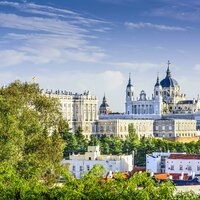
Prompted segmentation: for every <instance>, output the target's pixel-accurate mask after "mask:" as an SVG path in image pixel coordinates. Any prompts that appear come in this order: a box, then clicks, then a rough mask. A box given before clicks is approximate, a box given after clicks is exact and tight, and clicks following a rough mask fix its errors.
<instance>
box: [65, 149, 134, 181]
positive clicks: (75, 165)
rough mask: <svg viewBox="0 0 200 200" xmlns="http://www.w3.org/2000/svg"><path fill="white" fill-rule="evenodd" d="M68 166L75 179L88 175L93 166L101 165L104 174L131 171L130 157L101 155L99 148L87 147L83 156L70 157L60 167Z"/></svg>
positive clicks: (131, 157) (131, 161)
mask: <svg viewBox="0 0 200 200" xmlns="http://www.w3.org/2000/svg"><path fill="white" fill-rule="evenodd" d="M67 164H68V165H69V172H70V173H71V174H72V175H73V176H74V177H75V178H81V177H82V176H83V175H84V174H85V173H88V172H89V171H90V170H91V169H92V168H93V166H94V165H96V164H101V165H102V166H103V167H104V168H105V170H106V173H108V172H110V171H113V172H125V171H132V169H133V156H132V155H119V156H118V155H101V154H100V150H99V146H88V151H87V152H86V153H85V154H84V155H71V156H70V158H69V160H65V159H64V160H63V161H62V165H67Z"/></svg>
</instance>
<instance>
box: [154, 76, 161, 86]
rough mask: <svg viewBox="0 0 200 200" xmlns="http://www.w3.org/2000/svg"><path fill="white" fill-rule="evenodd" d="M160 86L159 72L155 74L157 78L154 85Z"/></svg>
mask: <svg viewBox="0 0 200 200" xmlns="http://www.w3.org/2000/svg"><path fill="white" fill-rule="evenodd" d="M157 86H160V79H159V74H158V75H157V80H156V84H155V87H157Z"/></svg>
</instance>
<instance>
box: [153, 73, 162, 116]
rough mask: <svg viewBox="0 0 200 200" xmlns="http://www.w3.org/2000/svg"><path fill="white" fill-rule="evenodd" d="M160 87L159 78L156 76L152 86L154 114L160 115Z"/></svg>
mask: <svg viewBox="0 0 200 200" xmlns="http://www.w3.org/2000/svg"><path fill="white" fill-rule="evenodd" d="M162 107H163V101H162V86H161V85H160V80H159V76H157V80H156V84H155V86H154V113H155V114H159V115H161V114H162Z"/></svg>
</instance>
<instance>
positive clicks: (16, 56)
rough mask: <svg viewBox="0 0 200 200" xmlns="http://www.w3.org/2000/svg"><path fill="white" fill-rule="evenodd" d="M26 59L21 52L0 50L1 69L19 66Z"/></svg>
mask: <svg viewBox="0 0 200 200" xmlns="http://www.w3.org/2000/svg"><path fill="white" fill-rule="evenodd" d="M26 59H27V57H26V55H25V54H24V53H22V52H18V51H15V50H1V51H0V60H1V64H0V66H1V67H8V66H13V65H17V64H20V63H22V62H24V61H25V60H26Z"/></svg>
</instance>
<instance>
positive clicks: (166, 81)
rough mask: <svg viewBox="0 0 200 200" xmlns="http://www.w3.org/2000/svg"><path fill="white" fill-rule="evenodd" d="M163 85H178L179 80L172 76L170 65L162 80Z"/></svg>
mask: <svg viewBox="0 0 200 200" xmlns="http://www.w3.org/2000/svg"><path fill="white" fill-rule="evenodd" d="M160 84H161V86H162V87H177V86H179V85H178V82H177V81H176V80H175V79H173V78H172V77H171V72H170V70H169V66H168V68H167V72H166V77H165V78H164V79H163V80H162V81H161V82H160Z"/></svg>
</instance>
